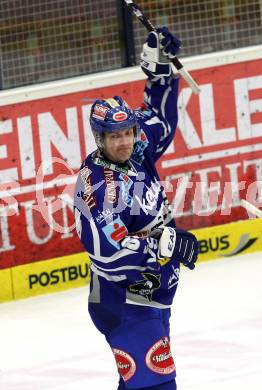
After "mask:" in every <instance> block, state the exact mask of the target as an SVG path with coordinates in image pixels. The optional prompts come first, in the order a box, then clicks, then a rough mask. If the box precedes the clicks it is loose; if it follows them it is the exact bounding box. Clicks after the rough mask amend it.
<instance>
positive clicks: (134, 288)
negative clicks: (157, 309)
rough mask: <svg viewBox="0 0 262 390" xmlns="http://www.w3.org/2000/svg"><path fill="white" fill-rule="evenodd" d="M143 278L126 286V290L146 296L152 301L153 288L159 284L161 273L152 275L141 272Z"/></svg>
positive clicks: (156, 287)
mask: <svg viewBox="0 0 262 390" xmlns="http://www.w3.org/2000/svg"><path fill="white" fill-rule="evenodd" d="M142 276H143V278H144V279H143V280H139V281H138V282H136V283H134V284H130V285H129V286H128V291H129V292H131V293H134V294H138V295H142V296H143V297H146V298H147V299H148V300H149V302H151V301H152V296H153V293H154V291H155V290H157V289H159V287H160V286H161V283H160V278H161V275H153V274H150V273H148V272H142Z"/></svg>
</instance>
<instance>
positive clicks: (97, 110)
mask: <svg viewBox="0 0 262 390" xmlns="http://www.w3.org/2000/svg"><path fill="white" fill-rule="evenodd" d="M108 110H109V108H107V107H104V106H101V104H96V105H95V107H94V111H93V114H92V117H93V118H96V119H100V120H105V117H106V113H107V111H108Z"/></svg>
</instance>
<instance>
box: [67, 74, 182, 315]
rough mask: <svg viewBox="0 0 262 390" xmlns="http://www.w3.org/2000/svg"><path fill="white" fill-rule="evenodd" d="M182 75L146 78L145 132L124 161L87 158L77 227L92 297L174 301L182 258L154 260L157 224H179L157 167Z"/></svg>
mask: <svg viewBox="0 0 262 390" xmlns="http://www.w3.org/2000/svg"><path fill="white" fill-rule="evenodd" d="M177 96H178V79H174V78H171V77H170V78H161V79H160V80H158V81H156V82H152V81H149V80H148V81H147V84H146V87H145V99H144V100H145V108H144V109H137V110H135V112H136V116H137V122H138V126H139V127H140V130H141V131H140V138H139V140H137V142H136V143H135V145H134V151H133V154H132V156H131V158H130V160H129V161H128V162H127V163H126V164H116V163H112V162H110V161H108V160H106V159H105V157H104V156H102V155H101V153H100V152H99V151H98V150H97V151H95V152H93V153H92V154H90V155H89V156H88V157H87V158H86V159H85V161H84V162H83V163H82V166H81V168H80V172H79V175H78V179H77V183H76V189H75V198H74V206H75V219H76V229H77V233H78V235H79V237H80V239H81V241H82V243H83V244H84V246H85V248H86V250H87V252H88V254H89V257H90V260H91V286H90V296H89V301H90V302H94V303H95V302H97V303H133V304H139V305H148V306H153V307H158V308H167V307H170V305H171V303H172V300H173V297H174V294H175V291H176V288H177V283H178V279H179V261H177V260H176V259H171V260H168V259H167V260H166V261H164V262H162V263H160V262H159V261H157V251H158V240H157V239H156V238H153V237H150V232H152V231H153V230H154V229H155V228H156V227H158V226H163V225H166V226H171V227H175V222H174V219H173V218H172V213H171V210H170V205H169V204H168V200H167V197H166V194H165V191H164V188H163V186H162V185H161V183H160V181H159V180H160V179H159V176H158V173H157V170H156V167H155V164H156V162H157V160H158V159H159V157H160V156H161V155H162V154H163V153H164V151H165V150H166V149H167V147H168V145H169V144H170V142H171V141H172V139H173V137H174V134H175V129H176V125H177Z"/></svg>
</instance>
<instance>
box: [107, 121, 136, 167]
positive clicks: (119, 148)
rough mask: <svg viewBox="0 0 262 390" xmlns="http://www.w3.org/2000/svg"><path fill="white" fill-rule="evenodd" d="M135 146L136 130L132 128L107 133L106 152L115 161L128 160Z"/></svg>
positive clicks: (122, 161)
mask: <svg viewBox="0 0 262 390" xmlns="http://www.w3.org/2000/svg"><path fill="white" fill-rule="evenodd" d="M133 146H134V130H133V129H132V128H130V129H125V130H121V131H118V132H114V133H106V134H105V139H104V153H105V155H106V157H108V158H109V160H111V161H113V162H116V163H124V162H125V161H127V160H128V159H129V158H130V157H131V154H132V152H133Z"/></svg>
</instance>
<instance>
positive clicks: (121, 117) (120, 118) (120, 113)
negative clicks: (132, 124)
mask: <svg viewBox="0 0 262 390" xmlns="http://www.w3.org/2000/svg"><path fill="white" fill-rule="evenodd" d="M113 119H114V120H115V121H116V122H123V121H125V120H126V119H127V113H126V112H124V111H118V112H116V113H115V114H114V115H113Z"/></svg>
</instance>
